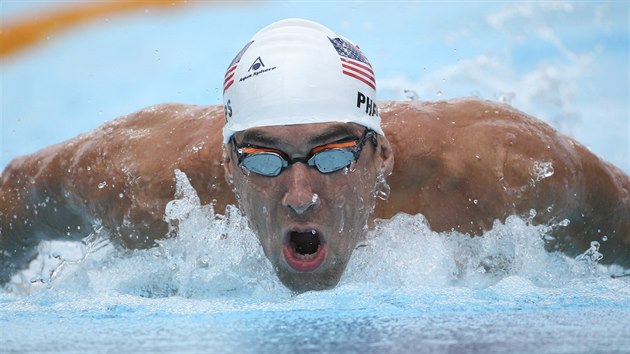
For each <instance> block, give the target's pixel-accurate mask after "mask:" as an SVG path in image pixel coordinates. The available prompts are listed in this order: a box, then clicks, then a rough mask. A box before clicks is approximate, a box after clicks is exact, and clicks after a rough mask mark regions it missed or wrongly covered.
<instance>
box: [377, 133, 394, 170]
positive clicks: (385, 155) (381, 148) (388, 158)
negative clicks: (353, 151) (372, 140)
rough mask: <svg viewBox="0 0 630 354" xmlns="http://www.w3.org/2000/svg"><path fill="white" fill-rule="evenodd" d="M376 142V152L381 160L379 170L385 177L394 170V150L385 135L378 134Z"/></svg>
mask: <svg viewBox="0 0 630 354" xmlns="http://www.w3.org/2000/svg"><path fill="white" fill-rule="evenodd" d="M378 143H379V144H378V148H377V149H378V150H377V152H378V154H379V157H380V160H381V166H380V168H381V172H382V173H383V176H385V177H387V176H389V175H391V174H392V171H393V170H394V151H393V150H392V146H391V144H390V143H389V140H387V138H386V137H384V136H379V137H378Z"/></svg>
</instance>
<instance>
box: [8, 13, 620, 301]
mask: <svg viewBox="0 0 630 354" xmlns="http://www.w3.org/2000/svg"><path fill="white" fill-rule="evenodd" d="M223 89H224V106H223V107H216V106H215V107H201V106H189V105H181V104H164V105H158V106H154V107H149V108H147V109H144V110H141V111H139V112H137V113H134V114H131V115H129V116H125V117H121V118H119V119H116V120H114V121H111V122H109V123H106V124H104V125H103V126H101V127H100V128H97V129H95V130H94V131H92V132H90V133H88V134H84V135H81V136H78V137H77V138H74V139H72V140H70V141H67V142H63V143H60V144H57V145H53V146H50V147H47V148H45V149H43V150H41V151H39V152H36V153H34V154H32V155H29V156H23V157H18V158H16V159H15V160H13V161H12V162H11V163H10V164H9V165H8V166H7V168H6V169H5V170H4V172H3V174H2V179H1V181H0V183H1V184H0V203H1V204H0V234H1V236H0V250H2V253H0V283H3V284H4V283H6V282H8V281H9V280H10V278H11V275H12V274H13V273H15V272H16V271H17V270H19V269H21V268H23V267H25V266H26V265H27V264H28V262H29V260H30V259H31V258H32V257H33V256H34V254H35V252H36V245H37V244H38V243H39V242H40V241H41V240H49V239H75V240H78V239H80V238H82V237H85V236H86V235H88V234H89V233H90V232H91V231H92V226H93V225H94V224H95V223H97V222H98V223H99V224H100V225H102V226H103V227H106V228H107V229H109V230H110V233H111V235H112V241H113V242H115V243H117V244H119V245H121V246H124V247H129V248H140V247H151V246H153V245H154V241H155V240H156V239H159V238H163V237H169V236H172V235H169V234H168V224H167V222H168V220H164V208H165V205H166V204H167V203H168V202H169V201H170V200H172V199H173V198H174V191H175V178H174V170H175V169H180V170H182V171H183V172H185V173H186V175H187V176H188V178H189V179H190V182H191V184H192V186H193V187H194V188H195V189H196V190H197V192H198V194H199V196H200V198H201V200H202V202H203V203H211V202H212V203H215V210H217V211H221V210H224V208H225V206H226V205H227V204H235V203H238V206H239V208H240V209H241V210H242V212H243V213H244V215H245V216H246V217H247V220H248V222H249V225H250V227H251V228H252V229H253V231H254V232H255V233H256V235H257V236H258V239H259V241H260V243H261V245H262V248H263V250H264V252H265V254H266V256H267V257H268V258H269V260H270V262H271V263H272V265H273V267H274V269H275V271H276V273H277V275H278V277H279V279H280V280H281V281H282V282H283V283H284V284H285V285H286V286H287V287H288V288H290V289H292V290H294V291H298V292H300V291H306V290H317V289H327V288H331V287H334V286H335V285H336V284H337V282H338V281H339V278H340V276H341V275H342V273H343V271H344V269H345V267H346V265H347V263H348V260H349V259H350V256H351V255H352V252H353V250H354V249H355V247H356V246H357V243H358V242H360V241H361V240H362V239H363V238H364V237H365V235H366V232H367V230H368V227H369V225H370V222H371V218H390V217H391V216H393V215H394V214H396V213H398V212H405V213H411V214H416V213H422V214H424V215H425V216H426V218H427V220H428V222H429V224H430V226H431V228H432V229H433V230H435V231H448V230H456V231H459V232H463V233H469V234H470V235H471V236H476V235H480V234H482V233H483V231H485V230H488V229H490V228H491V227H492V225H493V222H494V221H495V220H499V221H504V220H505V218H506V217H508V216H509V215H514V214H516V215H530V211H531V210H534V211H535V212H536V214H535V217H534V218H533V219H532V222H533V223H535V224H549V225H554V224H555V225H556V226H554V227H552V228H551V229H550V235H551V236H553V238H554V241H550V242H549V245H548V246H549V249H550V250H561V251H564V252H566V253H567V254H570V255H575V254H577V253H579V252H583V251H584V250H586V249H588V248H589V245H590V242H591V241H593V240H602V239H603V237H604V236H606V238H607V241H606V242H602V243H601V244H602V246H601V248H600V251H601V252H602V253H603V254H604V259H603V261H604V262H607V263H618V264H621V265H623V266H626V267H627V266H629V265H630V194H629V190H630V178H629V177H628V176H627V175H626V174H624V173H623V172H621V171H620V170H618V169H617V168H615V167H614V166H612V165H610V164H608V163H606V162H604V161H602V160H600V159H599V158H597V157H596V156H594V155H593V154H592V153H590V152H589V151H588V150H587V149H585V148H584V147H583V146H581V145H580V144H579V143H577V142H575V141H574V140H572V139H570V138H568V137H565V136H562V135H560V134H558V133H557V132H556V131H555V130H553V129H552V128H551V127H549V126H548V125H547V124H545V123H543V122H541V121H539V120H537V119H535V118H533V117H530V116H528V115H526V114H524V113H522V112H519V111H517V110H515V109H514V108H512V107H509V106H507V105H503V104H497V103H492V102H487V101H481V100H477V99H460V100H451V101H441V102H435V103H428V102H405V103H396V102H391V103H380V104H379V106H378V107H377V103H376V81H375V77H374V73H373V70H372V67H371V65H370V63H369V61H368V59H367V58H366V56H365V55H364V54H363V53H362V51H361V50H360V49H359V47H357V46H355V45H354V44H353V43H351V42H350V41H349V40H347V39H345V38H343V37H341V36H339V35H337V34H335V33H333V32H332V31H331V30H329V29H327V28H325V27H323V26H322V25H320V24H317V23H314V22H310V21H306V20H301V19H288V20H283V21H279V22H276V23H274V24H271V25H269V26H267V27H265V28H263V29H262V30H261V31H259V32H258V33H257V34H256V35H254V37H253V38H252V39H251V41H249V42H248V43H247V44H246V45H245V47H244V48H243V49H242V50H241V51H240V52H239V53H238V55H237V56H236V57H235V58H234V60H233V61H232V63H231V64H230V65H229V66H228V69H227V72H226V74H225V82H224V85H223ZM221 131H222V134H221V133H220V132H221ZM394 156H395V157H396V162H395V164H394ZM386 178H388V182H386V181H385V179H386ZM388 183H389V185H391V192H390V191H389V186H388ZM388 194H389V198H388V199H387V200H386V201H381V200H379V201H378V203H376V197H377V196H381V197H383V198H385V197H386V196H387V195H388ZM564 220H568V222H569V223H568V225H566V223H564V222H562V221H564ZM408 236H409V237H415V236H414V235H408ZM418 255H419V256H421V253H418ZM375 261H378V260H375Z"/></svg>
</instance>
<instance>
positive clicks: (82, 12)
mask: <svg viewBox="0 0 630 354" xmlns="http://www.w3.org/2000/svg"><path fill="white" fill-rule="evenodd" d="M204 2H206V1H204ZM207 2H210V1H207ZM186 3H187V1H186V0H142V1H99V2H84V3H75V4H74V5H72V6H65V7H63V8H56V9H54V10H52V11H50V10H49V11H48V12H46V13H39V14H34V15H30V16H29V17H25V18H22V19H18V20H13V21H9V22H11V23H7V24H6V25H3V26H2V28H0V58H3V57H6V56H8V55H11V54H14V53H17V52H18V51H20V50H23V49H26V48H27V47H30V46H33V45H35V44H37V43H38V42H41V41H43V40H45V39H46V38H48V37H50V36H51V35H52V34H54V33H57V32H61V31H63V30H66V29H69V28H70V27H73V26H76V25H78V24H80V23H84V22H89V21H90V20H94V19H97V18H99V17H104V16H106V15H113V14H120V13H124V12H128V11H131V10H134V9H139V8H144V9H147V8H158V7H159V8H163V9H169V8H175V7H179V6H181V5H184V4H186Z"/></svg>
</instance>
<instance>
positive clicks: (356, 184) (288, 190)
mask: <svg viewBox="0 0 630 354" xmlns="http://www.w3.org/2000/svg"><path fill="white" fill-rule="evenodd" d="M364 132H365V128H364V127H362V126H359V125H356V124H353V123H320V124H302V125H290V126H280V127H262V128H251V129H248V130H246V131H244V132H240V133H238V134H236V135H235V137H234V140H233V142H235V143H236V146H238V147H243V146H245V145H251V146H255V147H256V148H262V149H269V150H274V151H280V152H283V153H284V154H286V155H288V156H289V157H290V158H300V157H305V156H309V154H310V153H311V151H312V150H313V149H314V148H317V147H321V146H325V145H327V144H331V143H334V142H339V141H345V142H348V141H353V140H356V139H359V138H360V137H361V136H362V135H363V134H364ZM377 140H378V143H377V146H375V145H374V144H373V142H372V139H366V141H365V144H364V145H363V148H362V150H361V153H360V156H359V158H358V160H357V161H356V162H355V163H353V164H352V165H350V166H349V167H348V168H342V169H341V170H338V171H336V172H332V173H327V174H324V173H321V172H319V171H318V170H317V169H315V168H313V167H310V166H308V165H307V164H305V163H301V162H297V163H294V164H292V165H289V166H288V167H287V168H285V169H284V170H282V172H281V173H280V174H279V175H278V176H276V177H268V176H263V175H259V174H257V173H255V172H251V171H249V170H247V169H246V168H244V167H243V166H242V165H241V166H239V164H238V156H237V153H236V152H235V151H234V148H233V147H232V146H226V151H225V164H224V166H225V172H226V178H227V180H228V183H230V182H231V183H232V186H233V188H234V191H235V192H236V194H237V198H238V200H239V206H240V208H241V210H242V211H243V213H244V214H245V215H246V216H247V218H248V221H249V225H250V227H251V228H252V229H253V230H254V232H255V233H256V234H257V235H258V238H259V241H260V243H261V245H262V247H263V250H264V252H265V255H266V256H267V258H268V259H269V260H270V261H271V263H272V265H273V267H274V269H275V271H276V273H277V275H278V277H279V278H280V280H281V281H282V282H283V283H284V284H285V286H287V287H288V288H289V289H292V290H294V291H307V290H319V289H327V288H331V287H334V286H335V285H336V284H337V283H338V281H339V279H340V277H341V274H342V273H343V271H344V269H345V268H346V265H347V263H348V261H349V259H350V256H351V255H352V251H353V250H354V249H355V248H356V246H357V243H359V242H360V241H361V240H363V239H364V237H365V235H366V232H367V222H368V218H369V216H370V214H371V213H372V211H373V209H374V203H375V197H374V196H375V190H376V188H377V178H378V177H379V176H387V175H388V174H389V173H390V172H391V168H392V165H393V158H392V154H391V149H390V146H389V142H388V141H387V139H385V138H384V137H382V136H378V137H377Z"/></svg>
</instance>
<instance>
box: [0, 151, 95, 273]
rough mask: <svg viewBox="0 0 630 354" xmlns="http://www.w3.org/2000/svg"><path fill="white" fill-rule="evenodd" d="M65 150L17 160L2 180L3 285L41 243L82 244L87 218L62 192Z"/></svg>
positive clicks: (0, 267)
mask: <svg viewBox="0 0 630 354" xmlns="http://www.w3.org/2000/svg"><path fill="white" fill-rule="evenodd" d="M60 150H61V146H60V145H54V146H51V147H49V148H47V149H44V150H42V151H40V152H38V153H36V154H33V155H30V156H25V157H19V158H16V159H15V160H13V161H12V162H11V163H10V164H9V165H8V166H7V167H6V168H5V170H4V171H3V172H2V175H1V177H0V284H4V283H6V282H7V281H8V280H9V279H10V277H11V275H12V274H13V273H15V271H16V270H18V269H21V268H24V267H25V266H26V265H27V264H28V262H30V260H31V259H32V258H33V257H34V256H36V246H37V245H38V243H39V242H40V241H42V240H51V239H69V240H78V239H80V238H82V237H84V236H86V235H87V234H89V232H90V226H89V225H90V220H89V218H88V217H87V216H86V215H85V214H83V213H81V212H79V211H78V209H77V208H76V207H74V206H72V205H70V204H69V203H68V199H67V198H66V197H65V196H64V195H63V193H60V192H61V190H60V183H59V181H58V179H59V178H61V176H60V175H59V173H58V172H57V171H56V170H57V169H59V168H60V167H61V166H60V159H59V155H60V153H61V151H60Z"/></svg>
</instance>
